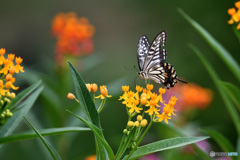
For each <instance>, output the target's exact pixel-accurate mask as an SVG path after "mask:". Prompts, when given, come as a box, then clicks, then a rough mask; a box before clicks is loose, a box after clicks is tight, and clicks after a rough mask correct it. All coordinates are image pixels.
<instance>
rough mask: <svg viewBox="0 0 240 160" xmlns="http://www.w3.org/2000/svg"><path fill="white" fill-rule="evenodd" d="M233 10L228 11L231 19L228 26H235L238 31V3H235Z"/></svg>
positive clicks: (239, 11) (239, 5) (239, 20)
mask: <svg viewBox="0 0 240 160" xmlns="http://www.w3.org/2000/svg"><path fill="white" fill-rule="evenodd" d="M235 7H236V8H237V10H236V9H235V8H230V9H228V14H229V15H230V16H231V19H230V20H229V21H228V24H234V23H236V24H237V29H240V1H238V2H235Z"/></svg>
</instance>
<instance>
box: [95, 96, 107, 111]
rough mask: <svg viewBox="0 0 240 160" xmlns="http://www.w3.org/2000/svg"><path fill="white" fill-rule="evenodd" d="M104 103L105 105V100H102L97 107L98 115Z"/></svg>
mask: <svg viewBox="0 0 240 160" xmlns="http://www.w3.org/2000/svg"><path fill="white" fill-rule="evenodd" d="M105 103H106V98H104V99H103V100H102V102H101V104H100V106H99V108H98V110H97V111H98V113H100V112H101V111H102V109H103V107H104V105H105Z"/></svg>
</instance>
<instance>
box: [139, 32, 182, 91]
mask: <svg viewBox="0 0 240 160" xmlns="http://www.w3.org/2000/svg"><path fill="white" fill-rule="evenodd" d="M166 39H167V32H166V31H162V32H160V33H159V34H158V35H157V37H156V38H155V39H154V41H153V42H152V44H151V45H150V44H149V41H148V39H147V37H146V36H142V37H141V38H140V40H139V43H138V50H137V53H138V54H137V57H138V66H139V69H140V71H139V72H138V75H139V76H141V77H142V78H144V79H151V80H154V81H155V82H157V83H159V84H163V85H165V86H166V87H167V88H168V89H169V88H170V87H174V85H175V84H176V83H177V80H179V79H178V76H177V74H176V71H175V69H174V67H173V66H172V65H171V64H169V63H165V60H166V58H167V51H166V49H164V48H163V47H164V46H165V44H166ZM179 81H181V82H184V83H186V82H185V81H182V80H179Z"/></svg>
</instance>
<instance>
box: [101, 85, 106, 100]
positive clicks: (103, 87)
mask: <svg viewBox="0 0 240 160" xmlns="http://www.w3.org/2000/svg"><path fill="white" fill-rule="evenodd" d="M100 90H101V94H102V95H103V96H104V97H106V96H107V94H108V90H107V87H106V86H105V85H103V86H100Z"/></svg>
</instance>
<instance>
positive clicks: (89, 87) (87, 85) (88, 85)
mask: <svg viewBox="0 0 240 160" xmlns="http://www.w3.org/2000/svg"><path fill="white" fill-rule="evenodd" d="M86 87H87V89H88V91H89V92H91V85H90V84H89V83H87V84H86Z"/></svg>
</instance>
